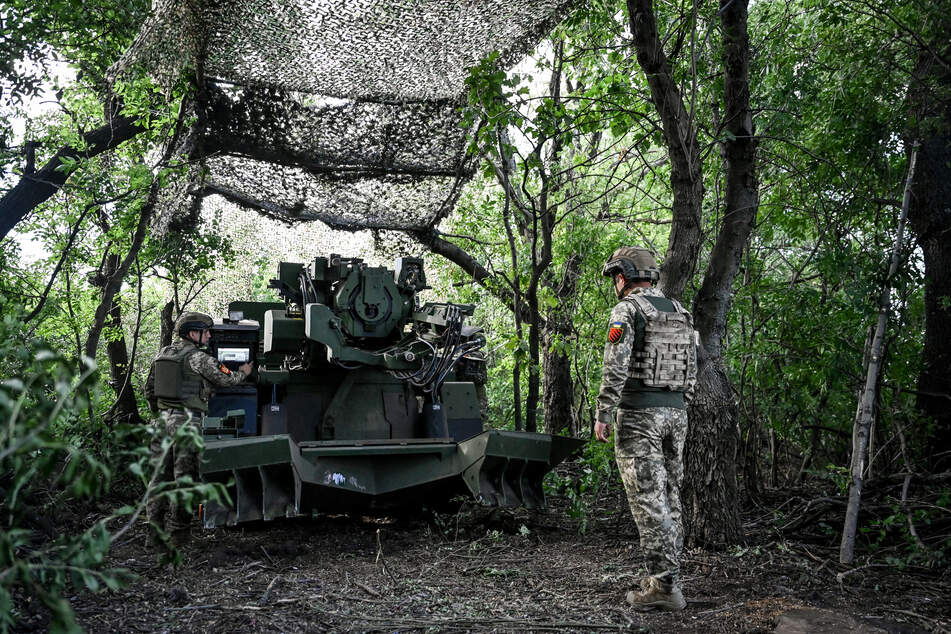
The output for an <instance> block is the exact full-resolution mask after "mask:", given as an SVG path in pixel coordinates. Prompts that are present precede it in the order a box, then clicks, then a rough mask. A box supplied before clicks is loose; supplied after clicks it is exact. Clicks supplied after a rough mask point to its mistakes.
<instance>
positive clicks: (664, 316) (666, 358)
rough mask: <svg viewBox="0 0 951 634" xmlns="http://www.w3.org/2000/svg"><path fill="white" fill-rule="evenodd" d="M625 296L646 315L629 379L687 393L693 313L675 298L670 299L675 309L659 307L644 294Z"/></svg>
mask: <svg viewBox="0 0 951 634" xmlns="http://www.w3.org/2000/svg"><path fill="white" fill-rule="evenodd" d="M624 299H625V300H627V301H630V302H632V303H633V304H634V306H635V307H636V309H637V312H638V313H639V314H640V315H641V317H643V318H644V340H643V342H642V343H641V345H640V349H636V348H635V349H634V350H633V351H632V353H631V369H630V375H629V376H630V378H632V379H637V380H640V381H642V382H643V385H644V386H646V387H650V388H662V389H667V390H672V391H675V392H686V391H687V379H688V377H689V376H690V373H691V370H692V368H691V367H690V366H691V364H692V363H694V361H693V360H692V355H691V354H690V352H691V351H690V347H691V346H694V345H695V339H694V330H693V320H692V319H691V316H690V313H689V312H687V310H686V309H684V307H683V306H682V305H681V303H680V302H678V301H677V300H674V299H669V300H667V301H669V302H671V303H672V304H673V305H674V311H673V312H667V311H663V310H660V309H658V308H657V307H656V306H654V304H653V303H652V302H651V301H650V300H649V299H648V298H647V297H645V296H644V295H640V294H631V295H628V296H627V297H625V298H624Z"/></svg>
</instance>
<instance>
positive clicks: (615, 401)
mask: <svg viewBox="0 0 951 634" xmlns="http://www.w3.org/2000/svg"><path fill="white" fill-rule="evenodd" d="M630 294H631V295H633V294H642V295H645V296H648V297H664V294H663V293H661V292H660V291H659V290H657V289H656V288H653V287H638V288H635V289H633V290H632V291H631V293H630ZM643 329H644V317H643V316H641V315H640V313H639V312H638V310H637V308H636V306H635V304H634V303H633V302H631V301H625V300H623V299H622V300H621V301H619V302H618V303H617V305H615V307H614V310H612V311H611V319H610V322H609V328H608V341H607V342H606V343H605V345H604V364H603V366H602V369H601V390H600V392H599V393H598V403H597V414H596V420H597V421H598V422H600V423H605V424H608V425H610V424H611V423H613V421H614V410H615V409H616V408H617V407H618V406H619V405H621V406H624V403H622V397H624V396H628V395H629V394H630V392H631V391H632V388H631V385H630V382H629V378H630V368H631V353H632V351H633V349H634V345H635V342H636V341H637V340H638V334H639V333H641V337H643V334H642V333H643ZM690 367H691V370H690V371H689V372H688V379H687V381H688V387H687V391H686V392H670V391H666V390H663V389H652V388H645V387H640V388H636V391H637V392H638V393H639V394H640V395H641V396H646V398H641V399H640V400H639V402H640V403H642V405H641V407H679V408H683V407H684V401H685V400H689V399H690V397H691V396H692V395H693V389H694V386H695V384H696V381H697V364H696V350H694V351H693V359H692V360H691V363H690ZM625 388H626V389H625Z"/></svg>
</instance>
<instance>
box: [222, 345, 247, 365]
mask: <svg viewBox="0 0 951 634" xmlns="http://www.w3.org/2000/svg"><path fill="white" fill-rule="evenodd" d="M218 360H219V361H221V362H222V363H224V362H226V361H237V362H239V363H246V362H248V361H250V360H251V349H250V348H218Z"/></svg>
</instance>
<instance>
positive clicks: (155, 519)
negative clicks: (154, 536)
mask: <svg viewBox="0 0 951 634" xmlns="http://www.w3.org/2000/svg"><path fill="white" fill-rule="evenodd" d="M169 348H173V349H174V350H176V351H177V350H182V349H187V348H192V349H194V353H193V354H190V355H188V356H187V357H186V358H185V360H186V363H188V368H189V369H190V370H191V371H192V372H194V373H195V374H196V375H198V377H200V379H201V389H200V391H199V398H200V399H201V401H202V403H203V404H205V409H207V403H208V400H209V399H210V398H211V393H212V387H213V386H217V387H227V386H232V385H238V384H239V383H241V382H242V381H244V379H245V378H246V377H247V375H246V374H245V373H244V372H242V371H241V370H229V369H228V368H227V367H225V366H224V365H222V364H221V363H219V362H218V360H217V359H215V358H214V357H212V356H211V355H210V354H208V353H207V352H204V351H202V350H199V348H198V346H196V345H195V344H194V342H191V341H186V340H184V339H181V340H178V341H175V342H174V343H172V344H171V346H169V347H168V348H164V349H163V351H164V352H168V351H169ZM145 395H146V399H147V400H148V401H149V404H150V407H152V406H155V405H157V399H156V398H155V378H154V372H151V371H150V372H149V376H148V379H147V380H146V385H145ZM157 409H158V408H157V407H153V411H156V410H157ZM158 411H160V412H161V415H160V416H159V417H158V418H157V419H156V420H155V422H154V430H153V434H152V440H151V442H150V444H149V452H150V454H151V458H152V465H153V467H154V466H155V465H156V464H158V462H159V461H160V460H161V461H162V464H161V465H160V468H159V471H158V478H157V483H162V482H173V481H175V480H178V479H179V478H181V477H182V476H185V475H189V476H191V477H192V479H193V480H194V481H196V482H197V481H198V462H199V457H200V456H199V448H198V447H197V446H196V445H193V444H192V445H189V446H182V443H176V444H174V445H173V446H172V448H171V449H170V450H169V452H168V453H167V454H165V457H164V460H163V459H162V443H163V440H164V439H165V438H175V434H176V433H177V432H178V429H179V427H181V426H182V425H194V426H196V427H199V426H200V425H201V417H202V415H201V413H200V412H198V411H189V410H187V409H180V408H168V407H166V408H163V409H161V410H158ZM196 431H198V432H199V433H200V431H201V430H200V428H198V429H197V430H196ZM146 511H147V513H148V517H149V521H150V522H151V523H153V524H154V525H155V527H157V528H158V529H160V530H163V531H165V532H167V533H170V534H171V533H180V532H182V531H187V530H188V528H189V526H190V525H191V514H190V513H189V512H188V510H187V509H185V508H182V507H179V506H177V505H174V504H171V503H170V502H169V500H168V499H167V498H164V497H150V498H149V500H148V503H147V506H146Z"/></svg>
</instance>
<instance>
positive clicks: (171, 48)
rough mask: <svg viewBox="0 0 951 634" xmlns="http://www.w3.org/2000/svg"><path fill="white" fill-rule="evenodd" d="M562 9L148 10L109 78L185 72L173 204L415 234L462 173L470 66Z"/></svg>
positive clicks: (410, 0) (339, 0)
mask: <svg viewBox="0 0 951 634" xmlns="http://www.w3.org/2000/svg"><path fill="white" fill-rule="evenodd" d="M576 1H577V0H505V1H501V0H388V1H382V0H310V1H305V0H281V1H277V0H220V1H217V2H202V1H200V0H158V1H157V2H156V3H155V5H154V8H153V12H152V15H151V16H150V18H149V20H148V21H147V22H146V24H145V25H144V26H143V28H142V30H141V32H140V33H139V35H138V37H137V38H136V40H135V42H134V43H133V45H132V46H131V47H130V49H129V51H128V52H127V54H126V55H125V56H124V57H123V58H122V59H121V60H120V61H119V63H118V64H116V66H115V67H114V68H113V70H112V76H113V79H115V80H118V79H121V78H122V77H124V76H126V75H127V74H128V73H130V72H131V71H133V70H134V69H140V68H144V69H145V70H146V72H148V73H149V74H150V75H151V76H152V77H153V78H154V79H155V80H156V81H157V82H159V84H160V85H166V86H170V85H172V83H173V82H174V80H175V78H177V77H179V76H180V75H181V74H182V73H183V72H193V69H199V70H198V72H199V75H200V76H201V77H202V78H203V82H202V86H203V90H200V91H199V103H198V106H197V107H198V108H199V111H200V112H201V114H202V115H203V116H199V117H198V119H197V121H198V123H196V124H195V127H196V128H197V130H198V132H199V134H200V135H201V137H202V139H201V142H200V143H199V144H198V145H197V147H198V150H197V152H192V153H191V154H192V160H197V161H199V162H200V164H201V166H202V167H203V168H204V169H203V172H202V173H203V175H204V176H203V181H202V183H201V186H199V187H191V188H189V189H188V193H187V194H182V195H188V196H196V195H197V196H207V195H209V194H219V195H221V196H223V197H224V198H225V199H227V200H230V201H231V202H233V203H237V204H240V205H242V206H245V207H247V208H251V209H255V210H256V211H258V212H260V213H263V214H265V215H267V216H271V217H274V218H279V219H282V220H284V221H285V222H296V221H305V220H314V219H319V220H322V221H324V222H325V223H327V224H329V225H331V226H333V227H337V228H347V229H364V228H389V229H420V228H425V227H430V226H432V225H434V224H435V223H437V222H438V221H439V220H440V219H441V218H442V217H444V216H445V214H447V213H448V212H449V211H450V210H451V209H452V206H453V205H454V204H455V201H456V199H457V197H458V195H459V192H460V189H461V186H462V184H463V183H464V182H465V181H466V180H467V179H468V178H469V177H470V176H471V175H472V172H473V167H474V163H473V161H472V159H471V158H470V157H468V156H467V153H466V148H467V143H468V142H467V137H468V134H469V133H470V132H471V130H468V129H466V128H464V127H463V126H462V125H461V110H460V107H461V106H462V104H463V103H464V101H465V79H466V77H467V76H468V74H469V71H470V69H471V68H472V67H474V66H476V65H477V64H478V63H479V62H480V61H481V60H482V59H484V58H485V57H486V55H488V54H489V53H491V52H492V51H499V53H500V56H499V60H500V64H503V65H504V64H506V63H510V62H513V61H515V60H517V59H518V58H519V57H520V56H521V55H523V54H524V53H526V52H527V51H529V50H530V49H531V48H532V47H533V46H534V45H535V44H536V43H537V42H538V40H539V39H540V37H541V36H542V35H543V34H544V33H546V32H547V31H548V30H550V29H551V28H552V27H553V26H554V24H555V23H556V22H557V21H558V20H559V19H561V18H562V17H563V16H564V14H565V13H566V12H567V11H568V10H569V9H570V8H571V5H573V4H574V3H575V2H576ZM167 207H168V209H169V210H172V211H168V212H166V213H172V214H174V213H180V210H182V209H193V208H194V205H190V204H183V203H181V202H179V203H178V204H170V205H168V206H167ZM175 210H178V211H175ZM164 224H165V225H168V224H169V221H168V220H165V221H164Z"/></svg>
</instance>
